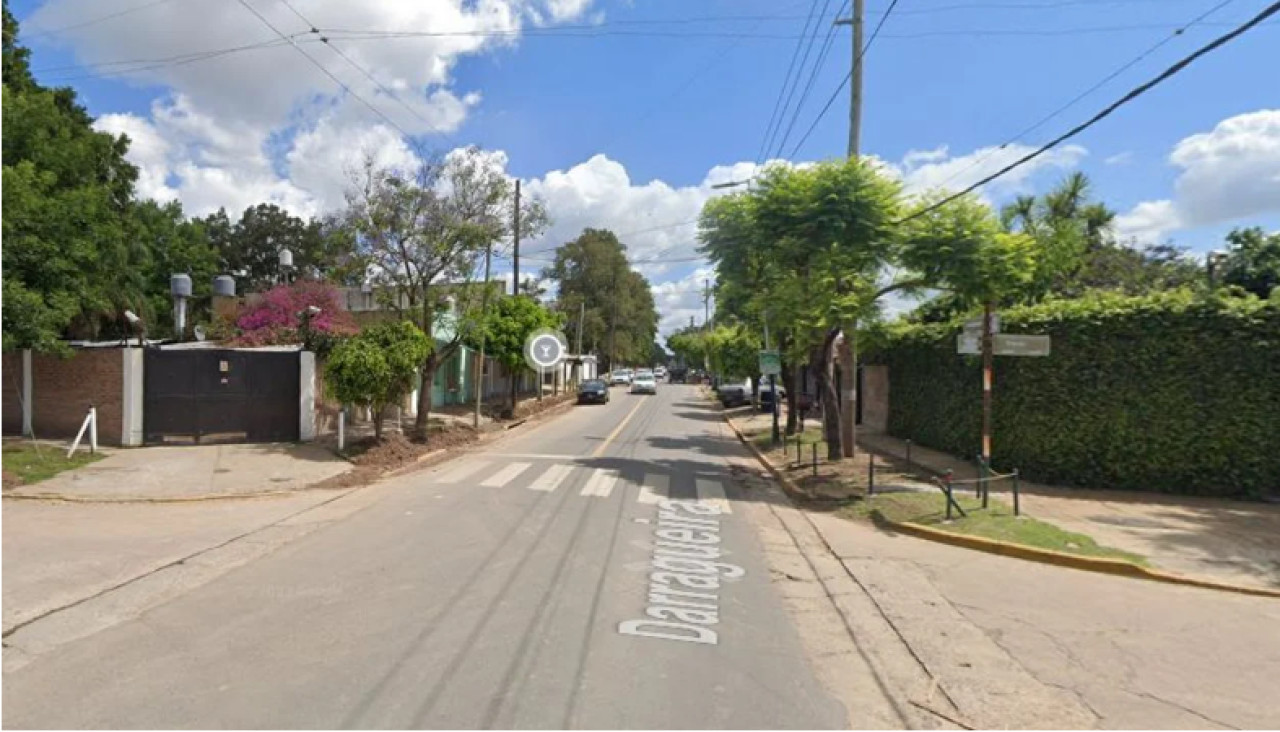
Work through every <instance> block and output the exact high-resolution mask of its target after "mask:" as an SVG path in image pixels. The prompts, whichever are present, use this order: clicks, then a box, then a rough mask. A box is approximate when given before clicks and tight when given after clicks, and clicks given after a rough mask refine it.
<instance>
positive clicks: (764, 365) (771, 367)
mask: <svg viewBox="0 0 1280 732" xmlns="http://www.w3.org/2000/svg"><path fill="white" fill-rule="evenodd" d="M781 373H782V356H781V355H780V354H779V353H778V352H777V351H761V352H760V374H761V375H762V376H777V375H779V374H781Z"/></svg>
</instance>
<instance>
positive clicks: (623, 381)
mask: <svg viewBox="0 0 1280 732" xmlns="http://www.w3.org/2000/svg"><path fill="white" fill-rule="evenodd" d="M630 384H631V369H617V370H616V371H614V372H613V373H611V374H609V385H610V386H630Z"/></svg>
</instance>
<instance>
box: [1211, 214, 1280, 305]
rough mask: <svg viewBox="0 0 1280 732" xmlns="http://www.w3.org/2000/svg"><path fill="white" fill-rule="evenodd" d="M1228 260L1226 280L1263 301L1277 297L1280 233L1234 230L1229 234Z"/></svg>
mask: <svg viewBox="0 0 1280 732" xmlns="http://www.w3.org/2000/svg"><path fill="white" fill-rule="evenodd" d="M1227 245H1228V248H1227V261H1226V265H1225V267H1224V268H1223V274H1222V281H1223V282H1225V283H1226V284H1229V285H1236V286H1238V287H1241V288H1244V289H1245V290H1247V291H1249V292H1252V293H1253V294H1255V295H1257V296H1258V297H1261V298H1268V297H1272V298H1274V296H1275V293H1276V288H1277V287H1280V232H1276V233H1273V234H1266V233H1263V231H1262V229H1260V228H1258V227H1256V226H1255V227H1252V228H1249V229H1234V230H1232V231H1231V233H1229V234H1227Z"/></svg>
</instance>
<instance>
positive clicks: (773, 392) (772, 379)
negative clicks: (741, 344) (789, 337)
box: [764, 314, 782, 447]
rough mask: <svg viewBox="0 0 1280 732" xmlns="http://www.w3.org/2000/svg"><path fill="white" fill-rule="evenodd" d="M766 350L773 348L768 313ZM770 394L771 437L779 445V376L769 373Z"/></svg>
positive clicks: (766, 316)
mask: <svg viewBox="0 0 1280 732" xmlns="http://www.w3.org/2000/svg"><path fill="white" fill-rule="evenodd" d="M764 350H766V351H770V350H772V349H771V348H770V346H769V319H768V314H766V315H765V323H764ZM769 395H770V397H771V398H772V399H773V431H772V432H771V433H770V435H769V436H770V439H771V440H772V442H773V446H774V447H777V446H778V442H779V441H780V440H781V439H782V438H781V436H780V435H779V433H778V376H777V375H776V374H769Z"/></svg>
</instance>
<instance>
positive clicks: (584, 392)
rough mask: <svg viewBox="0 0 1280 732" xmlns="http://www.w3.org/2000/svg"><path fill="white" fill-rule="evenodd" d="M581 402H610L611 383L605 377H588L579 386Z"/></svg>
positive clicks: (579, 400) (579, 401) (579, 399)
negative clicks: (607, 382) (606, 381)
mask: <svg viewBox="0 0 1280 732" xmlns="http://www.w3.org/2000/svg"><path fill="white" fill-rule="evenodd" d="M578 403H579V404H592V403H594V404H608V403H609V385H608V384H606V383H605V381H604V379H587V380H586V381H584V382H582V384H581V385H579V386H578Z"/></svg>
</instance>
